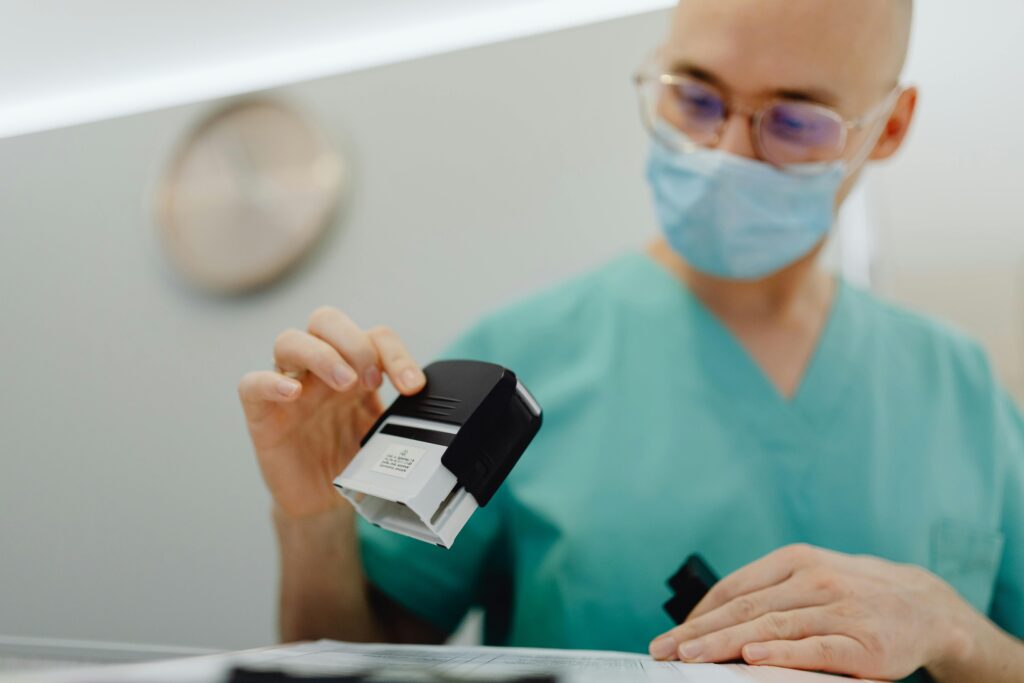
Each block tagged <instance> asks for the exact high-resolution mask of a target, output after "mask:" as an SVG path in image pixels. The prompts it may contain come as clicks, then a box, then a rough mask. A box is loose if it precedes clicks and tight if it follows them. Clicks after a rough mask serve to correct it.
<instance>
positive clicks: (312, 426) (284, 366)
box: [238, 306, 426, 517]
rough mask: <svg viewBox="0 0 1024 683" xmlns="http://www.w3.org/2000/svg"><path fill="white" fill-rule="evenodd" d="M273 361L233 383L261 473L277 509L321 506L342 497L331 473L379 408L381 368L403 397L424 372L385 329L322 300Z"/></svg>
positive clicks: (302, 511)
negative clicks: (366, 326) (359, 321)
mask: <svg viewBox="0 0 1024 683" xmlns="http://www.w3.org/2000/svg"><path fill="white" fill-rule="evenodd" d="M274 362H275V364H276V365H277V367H278V368H279V369H280V370H281V372H275V371H271V370H258V371H255V372H250V373H248V374H246V375H245V376H244V377H243V378H242V381H241V382H240V383H239V385H238V395H239V397H240V398H241V400H242V408H243V410H244V411H245V418H246V422H247V423H248V426H249V435H250V436H251V437H252V443H253V446H254V447H255V449H256V457H257V459H258V460H259V465H260V471H261V472H262V473H263V479H264V481H266V483H267V487H268V488H269V489H270V493H271V495H272V496H273V498H274V502H275V504H276V505H277V506H278V508H279V511H280V512H282V513H283V514H285V515H287V516H289V517H303V516H307V515H312V514H316V513H319V512H324V511H327V510H329V509H332V508H334V507H336V506H337V505H338V504H339V503H341V501H342V500H343V499H342V498H341V496H340V495H339V494H338V492H337V490H336V489H335V488H334V485H333V483H332V482H333V480H334V478H335V477H337V476H338V475H339V474H340V473H341V471H342V470H343V469H344V468H345V466H346V465H348V463H349V461H350V460H351V459H352V458H353V457H354V456H355V454H356V452H357V451H358V450H359V440H360V439H362V437H363V435H364V434H365V433H366V432H367V430H369V429H370V427H372V426H373V423H374V422H375V421H376V420H377V418H378V417H379V416H380V414H381V413H382V412H383V406H382V405H381V401H380V397H379V396H378V393H377V390H378V388H379V387H380V385H381V383H382V382H383V377H382V373H383V374H385V375H387V377H388V378H389V379H390V380H391V383H392V384H393V385H394V386H395V388H396V389H398V391H399V392H401V393H402V394H405V395H410V394H415V393H416V392H418V391H419V390H420V389H422V388H423V385H424V384H425V383H426V377H425V376H424V375H423V371H422V370H421V369H420V367H419V365H417V363H416V361H414V360H413V359H412V357H411V356H410V355H409V352H408V351H407V350H406V348H405V345H404V344H402V342H401V340H400V339H399V338H398V336H397V335H396V334H395V333H394V332H393V331H392V330H391V329H390V328H388V327H384V326H378V327H374V328H371V329H369V330H365V331H364V330H362V329H360V328H359V326H357V325H356V324H355V323H354V322H352V320H351V318H349V317H348V316H347V315H345V314H344V313H342V312H341V311H339V310H337V309H335V308H330V307H327V306H323V307H320V308H318V309H316V310H315V311H313V314H312V315H311V316H310V318H309V328H308V330H307V331H306V332H302V331H300V330H295V329H292V330H286V331H284V332H282V333H281V334H279V335H278V337H277V341H276V342H275V343H274ZM283 372H288V373H290V374H294V375H296V376H297V377H298V379H292V378H291V377H287V376H285V375H284V374H282V373H283Z"/></svg>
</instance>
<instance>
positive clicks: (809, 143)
mask: <svg viewBox="0 0 1024 683" xmlns="http://www.w3.org/2000/svg"><path fill="white" fill-rule="evenodd" d="M660 90H661V93H660V95H659V96H658V98H657V99H658V101H657V104H656V106H657V116H658V117H659V118H661V119H663V120H665V121H666V122H667V123H670V124H672V125H673V126H675V127H676V128H678V129H679V130H681V131H682V132H683V133H685V134H686V135H687V137H689V138H690V139H692V140H693V141H694V142H696V143H697V144H700V145H709V146H713V145H716V144H717V143H718V138H719V136H720V135H721V132H722V129H723V127H724V126H725V122H726V119H727V118H728V116H729V108H728V104H727V103H726V102H725V99H724V98H723V97H722V95H721V94H719V93H718V92H717V91H716V90H715V89H714V88H712V87H709V86H707V85H705V84H703V83H701V82H700V81H697V80H695V79H681V80H679V81H678V82H674V83H672V84H664V85H661V86H660ZM753 126H754V138H755V143H756V146H757V148H758V151H759V153H760V154H761V155H762V156H763V158H764V160H765V161H768V162H769V163H773V164H779V165H786V164H799V163H809V162H817V161H833V160H835V159H837V158H839V156H840V155H841V154H842V151H843V147H844V145H845V142H846V127H845V125H844V123H843V121H842V119H841V118H840V117H839V115H838V114H836V113H835V112H833V111H831V110H829V109H827V108H825V107H822V106H819V105H816V104H813V103H810V102H788V101H780V102H774V103H771V104H769V105H768V106H767V107H765V108H764V109H761V110H759V111H758V113H757V115H756V116H755V117H754V121H753Z"/></svg>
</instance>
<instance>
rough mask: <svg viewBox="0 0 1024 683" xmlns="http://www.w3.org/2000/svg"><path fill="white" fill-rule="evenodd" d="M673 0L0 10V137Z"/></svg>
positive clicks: (273, 1) (14, 4)
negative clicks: (0, 17)
mask: <svg viewBox="0 0 1024 683" xmlns="http://www.w3.org/2000/svg"><path fill="white" fill-rule="evenodd" d="M671 4H673V3H672V1H671V0H429V2H428V1H426V0H304V1H301V2H281V1H277V0H245V1H240V0H202V1H200V0H179V1H177V2H168V1H167V0H164V1H162V2H149V1H147V2H139V1H138V0H93V1H92V2H88V3H85V2H81V3H78V2H76V3H69V2H66V1H65V0H4V2H3V5H4V6H3V10H2V14H3V21H2V22H0V138H2V137H9V136H13V135H20V134H25V133H30V132H36V131H41V130H47V129H51V128H59V127H63V126H69V125H75V124H79V123H85V122H89V121H96V120H101V119H106V118H111V117H115V116H122V115H126V114H134V113H138V112H142V111H148V110H152V109H158V108H162V107H167V106H173V105H177V104H184V103H187V102H194V101H200V100H206V99H211V98H216V97H223V96H227V95H235V94H239V93H244V92H250V91H253V90H261V89H264V88H269V87H275V86H279V85H282V84H286V83H293V82H296V81H303V80H309V79H312V78H318V77H322V76H328V75H332V74H337V73H341V72H345V71H352V70H357V69H365V68H369V67H373V66H379V65H382V64H388V63H392V62H396V61H402V60H407V59H414V58H417V57H422V56H425V55H430V54H436V53H439V52H446V51H451V50H457V49H460V48H466V47H472V46H476V45H482V44H486V43H491V42H496V41H502V40H509V39H513V38H518V37H522V36H527V35H531V34H536V33H542V32H546V31H553V30H558V29H562V28H568V27H571V26H578V25H582V24H587V23H592V22H597V21H603V20H607V19H611V18H615V17H620V16H626V15H630V14H639V13H641V12H646V11H650V10H654V9H660V8H664V7H667V6H669V5H671Z"/></svg>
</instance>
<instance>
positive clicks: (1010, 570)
mask: <svg viewBox="0 0 1024 683" xmlns="http://www.w3.org/2000/svg"><path fill="white" fill-rule="evenodd" d="M1000 398H1001V401H1000V403H999V408H1000V414H999V420H998V423H997V424H998V428H999V431H1000V434H999V438H998V443H999V444H1001V445H1002V446H1003V448H1002V450H1004V453H1002V454H1001V455H1002V456H1003V457H1004V458H1005V460H1004V463H1003V464H1004V468H1003V473H1004V477H1003V481H1004V484H1005V490H1004V493H1003V519H1002V532H1003V535H1004V537H1005V539H1006V542H1005V544H1004V546H1003V548H1004V550H1003V559H1002V564H1001V565H1000V568H999V577H998V579H997V580H996V592H995V599H994V600H993V602H992V608H991V616H992V620H993V621H994V622H995V623H996V624H998V625H999V626H1000V627H1002V628H1003V629H1005V630H1006V631H1007V632H1008V633H1011V634H1012V635H1014V636H1016V637H1018V638H1024V419H1022V417H1021V414H1020V411H1019V409H1018V408H1017V406H1016V405H1015V404H1014V402H1013V400H1012V399H1011V398H1010V397H1009V396H1007V395H1005V394H1002V395H1001V396H1000Z"/></svg>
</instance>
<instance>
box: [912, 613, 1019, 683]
mask: <svg viewBox="0 0 1024 683" xmlns="http://www.w3.org/2000/svg"><path fill="white" fill-rule="evenodd" d="M955 629H956V631H957V632H958V635H957V636H956V638H955V640H954V642H955V645H954V646H952V647H951V648H950V649H949V650H950V651H949V653H948V656H947V657H945V658H943V659H942V660H941V661H939V662H937V663H936V664H934V665H933V666H929V667H928V671H929V673H930V674H931V675H932V677H933V678H934V679H935V680H936V681H937V682H938V683H953V682H954V681H978V682H979V683H1004V682H1005V683H1012V682H1014V681H1019V680H1020V677H1021V672H1022V671H1024V641H1021V640H1019V639H1017V638H1014V637H1013V636H1011V635H1009V634H1008V633H1006V632H1005V631H1003V630H1002V629H1000V628H999V627H998V626H996V625H995V624H993V623H992V622H991V621H989V620H988V619H987V618H986V617H984V616H983V615H981V614H979V613H977V612H975V611H974V610H971V612H970V614H969V615H966V617H965V619H964V623H963V624H961V625H959V626H957V627H955Z"/></svg>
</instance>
